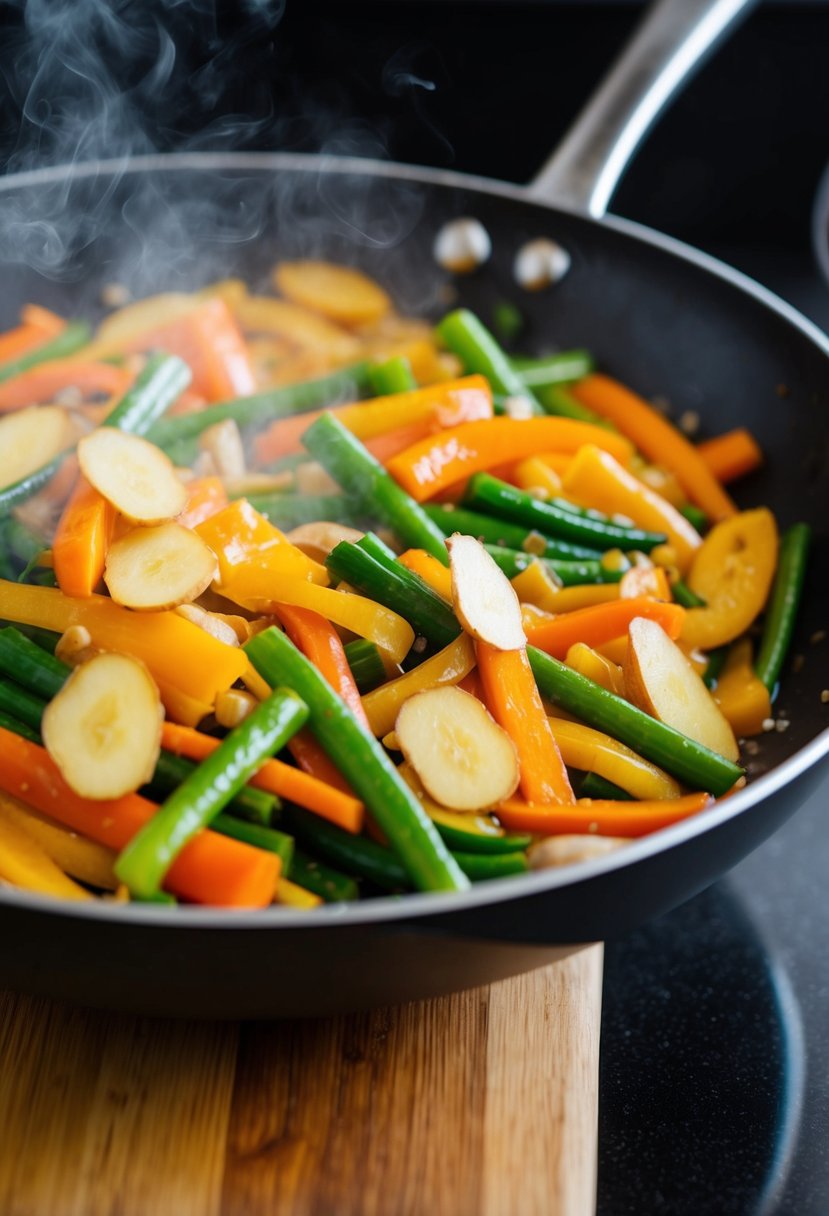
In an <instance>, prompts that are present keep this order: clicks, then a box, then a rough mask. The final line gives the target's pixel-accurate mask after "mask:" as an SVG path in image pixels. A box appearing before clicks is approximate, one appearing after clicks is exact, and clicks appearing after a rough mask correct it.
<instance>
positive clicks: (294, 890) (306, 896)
mask: <svg viewBox="0 0 829 1216" xmlns="http://www.w3.org/2000/svg"><path fill="white" fill-rule="evenodd" d="M274 903H277V904H282V906H283V907H286V908H301V909H302V910H303V912H307V911H308V910H309V909H310V908H319V907H320V905H321V904H323V903H325V900H324V899H322V897H321V896H319V895H315V894H314V892H313V891H306V889H305V887H300V886H298V885H297V884H296V883H295V882H291V881H290V879H288V878H283V877H282V876H281V875H280V877H279V882H278V884H277V887H276V895H275V896H274Z"/></svg>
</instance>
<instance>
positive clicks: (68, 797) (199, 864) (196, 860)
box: [0, 728, 280, 908]
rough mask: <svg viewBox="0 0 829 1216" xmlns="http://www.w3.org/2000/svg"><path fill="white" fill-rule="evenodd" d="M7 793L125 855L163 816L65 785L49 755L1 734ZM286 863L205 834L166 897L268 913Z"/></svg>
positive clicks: (178, 867) (187, 852)
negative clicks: (87, 795)
mask: <svg viewBox="0 0 829 1216" xmlns="http://www.w3.org/2000/svg"><path fill="white" fill-rule="evenodd" d="M0 789H3V790H5V791H6V793H7V794H12V795H13V796H14V797H15V798H20V799H21V801H23V802H25V803H27V804H28V805H29V806H31V807H34V809H35V810H37V811H40V812H41V814H43V815H48V816H49V817H50V818H51V819H56V820H57V821H58V823H62V824H64V825H65V826H66V827H69V828H72V830H73V831H75V832H80V833H81V835H83V836H89V837H90V838H91V839H92V840H97V841H98V843H99V844H103V845H106V846H107V848H110V849H116V850H121V849H123V848H124V847H125V845H127V844H128V843H129V841H130V840H131V839H132V838H133V836H135V835H136V833H137V832H138V831H140V829H141V828H142V827H143V826H144V825H145V824H146V823H147V822H148V821H149V820H150V819H152V817H153V815H154V814H155V813H156V811H157V809H158V808H157V806H156V805H155V803H153V802H148V801H147V799H146V798H142V797H140V795H138V794H127V795H126V796H125V797H124V798H116V799H113V800H110V801H101V802H99V801H93V800H92V799H90V798H82V797H81V796H80V795H79V794H76V793H75V791H74V790H72V789H71V788H70V787H69V786H68V785H67V784H66V782H65V781H64V779H63V777H62V776H61V774H60V771H59V770H58V767H57V765H56V764H55V763H54V761H53V760H52V758H51V756H49V754H48V752H46V750H45V749H44V748H42V747H39V746H38V745H37V744H36V743H30V742H29V741H28V739H22V738H20V736H19V735H14V734H12V733H11V731H7V730H3V729H2V728H0ZM279 870H280V862H279V858H278V857H277V856H276V854H274V853H269V852H266V851H265V850H264V849H255V848H252V847H251V846H250V845H247V844H242V843H241V842H240V841H238V840H232V839H230V837H227V836H220V835H219V834H218V833H217V832H211V831H204V832H200V833H199V834H198V836H196V837H195V838H194V839H193V840H191V841H190V843H189V844H188V845H186V846H185V848H184V849H183V850H182V851H181V853H180V854H179V856H178V857H177V858H176V860H175V862H174V863H173V865H172V866H171V867H170V869H169V871H168V873H167V877H166V879H165V881H164V886H165V889H166V890H169V891H171V892H172V893H173V894H174V895H180V896H182V897H183V898H184V899H189V900H193V901H194V902H195V903H204V904H218V905H220V906H222V907H238V908H261V907H265V906H266V905H267V904H269V903H270V902H271V900H272V899H273V895H274V891H275V889H276V883H277V880H278V878H279Z"/></svg>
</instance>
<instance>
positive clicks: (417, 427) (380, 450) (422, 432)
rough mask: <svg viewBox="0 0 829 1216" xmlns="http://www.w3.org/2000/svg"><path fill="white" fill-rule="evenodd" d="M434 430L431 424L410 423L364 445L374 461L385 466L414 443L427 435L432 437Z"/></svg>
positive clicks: (378, 436) (367, 440)
mask: <svg viewBox="0 0 829 1216" xmlns="http://www.w3.org/2000/svg"><path fill="white" fill-rule="evenodd" d="M434 429H435V428H434V427H433V426H432V424H431V423H430V422H409V423H407V424H406V426H399V427H396V428H395V429H394V430H393V431H387V432H386V434H385V435H377V436H376V438H374V439H366V440H364V443H365V446H366V447H367V448H368V450H369V451H370V452H371V454H372V456H373V457H374V459H375V460H379V461H380V463H381V464H385V463H386V461H387V460H391V458H392V456H396V455H397V454H398V452H405V450H406V448H410V447H411V446H412V444H413V443H418V442H419V441H420V440H421V439H425V438H426V436H427V435H431V434H432V433H433V432H434Z"/></svg>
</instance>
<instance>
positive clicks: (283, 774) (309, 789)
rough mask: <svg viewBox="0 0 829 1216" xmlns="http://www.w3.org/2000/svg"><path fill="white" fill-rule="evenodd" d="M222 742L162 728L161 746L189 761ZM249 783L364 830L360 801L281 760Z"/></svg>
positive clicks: (352, 829)
mask: <svg viewBox="0 0 829 1216" xmlns="http://www.w3.org/2000/svg"><path fill="white" fill-rule="evenodd" d="M219 743H220V740H219V739H214V738H213V737H212V736H211V735H205V734H203V733H202V732H201V731H198V730H193V729H192V728H191V727H188V726H179V725H178V724H177V723H175V722H165V723H164V724H163V725H162V728H161V746H162V747H163V748H165V749H166V750H167V751H169V752H175V754H176V755H178V756H186V757H187V759H188V760H204V759H205V757H206V756H209V755H210V753H211V752H214V751H215V750H216V748H217V747H218V746H219ZM250 784H251V785H255V786H256V787H257V789H260V790H267V792H268V793H270V794H277V795H278V796H279V797H280V798H288V799H289V800H290V801H291V802H296V803H298V804H299V806H304V807H305V808H306V809H307V810H309V811H313V812H314V813H315V814H317V815H319V816H320V817H321V818H323V819H327V820H329V822H331V823H335V824H336V825H337V827H340V828H343V829H344V830H345V831H346V832H352V833H354V834H356V833H358V832H361V831H362V828H363V820H364V809H363V804H362V802H360V800H359V798H355V797H353V795H351V794H346V793H343V791H342V790H340V789H337V788H335V787H334V786H332V785H328V784H326V782H324V781H320V780H319V779H318V778H317V777H312V776H310V774H308V773H304V772H300V770H299V769H296V768H294V767H293V766H292V765H290V764H285V763H283V761H281V760H267V761H266V762H265V763H264V764H263V765H262V767H261V768H260V769H258V770H257V772H256V773H254V775H253V776H252V777H251V779H250Z"/></svg>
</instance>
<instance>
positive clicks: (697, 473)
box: [570, 373, 737, 521]
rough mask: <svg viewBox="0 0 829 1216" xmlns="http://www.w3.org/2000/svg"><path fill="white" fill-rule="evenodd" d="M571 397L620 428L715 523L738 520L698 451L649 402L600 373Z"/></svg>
mask: <svg viewBox="0 0 829 1216" xmlns="http://www.w3.org/2000/svg"><path fill="white" fill-rule="evenodd" d="M570 391H571V392H572V393H573V396H574V397H576V398H577V400H579V401H580V402H581V403H582V405H586V406H587V407H588V409H591V410H594V411H595V412H596V413H597V414H601V416H602V418H607V419H608V420H609V421H610V422H613V423H615V425H616V426H617V427H618V428H619V430H620V431H621V432H622V434H624V435H627V436H628V438H629V439H632V440H633V442H634V443H635V444H636V446H637V448H639V450H640V452H642V453H643V454H644V455H645V456H647V457H648V459H649V460H652V461H653V462H654V463H655V464H661V465H663V466H664V467H665V468H666V469H670V470H671V471H672V472H673V473H674V474H675V475H676V478H677V480H678V482H679V484H680V485H681V486H682V488H683V489H684V490H685V493H686V494H687V495H688V497H689V498H690V499H691V501H692V502H695V503H696V504H697V506H698V507H702V509H703V511H705V513H706V515H708V516H709V517H710V518H711V519H712V520H715V521H716V520H720V519H727V518H728V516H729V515H733V514H734V512H735V511H736V509H737V508H736V507H735V506H734V503H733V502H732V501H731V499H730V497H729V496H728V494H726V492H725V490H724V489H723V488H722V486H721V485H720V483H719V482H718V481H717V479H716V477H715V476H714V475H713V473H712V472H711V470H710V469H709V467H708V465H707V464H706V463H705V461H704V460H703V458H702V456H700V454H699V452H698V451H697V449H696V448H695V447H694V445H693V444H692V443H689V442H688V440H687V439H686V438H685V436H684V435H683V434H681V432H680V431H678V430H677V429H676V427H675V426H674V425H673V424H672V423H670V422H669V421H668V420H667V418H664V417H663V416H662V414H660V413H659V411H658V410H656V409H654V407H653V406H652V405H648V403H647V401H644V400H643V399H642V398H641V397H639V396H638V395H637V394H636V393H634V392H631V390H630V389H629V388H625V386H624V385H623V384H620V383H619V382H618V380H612V379H611V378H610V376H602V375H599V373H594V374H593V375H590V376H585V377H584V379H583V380H579V381H577V382H576V383H575V384H574V385H572V386H571V390H570ZM599 446H604V445H599ZM607 450H609V449H607Z"/></svg>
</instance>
